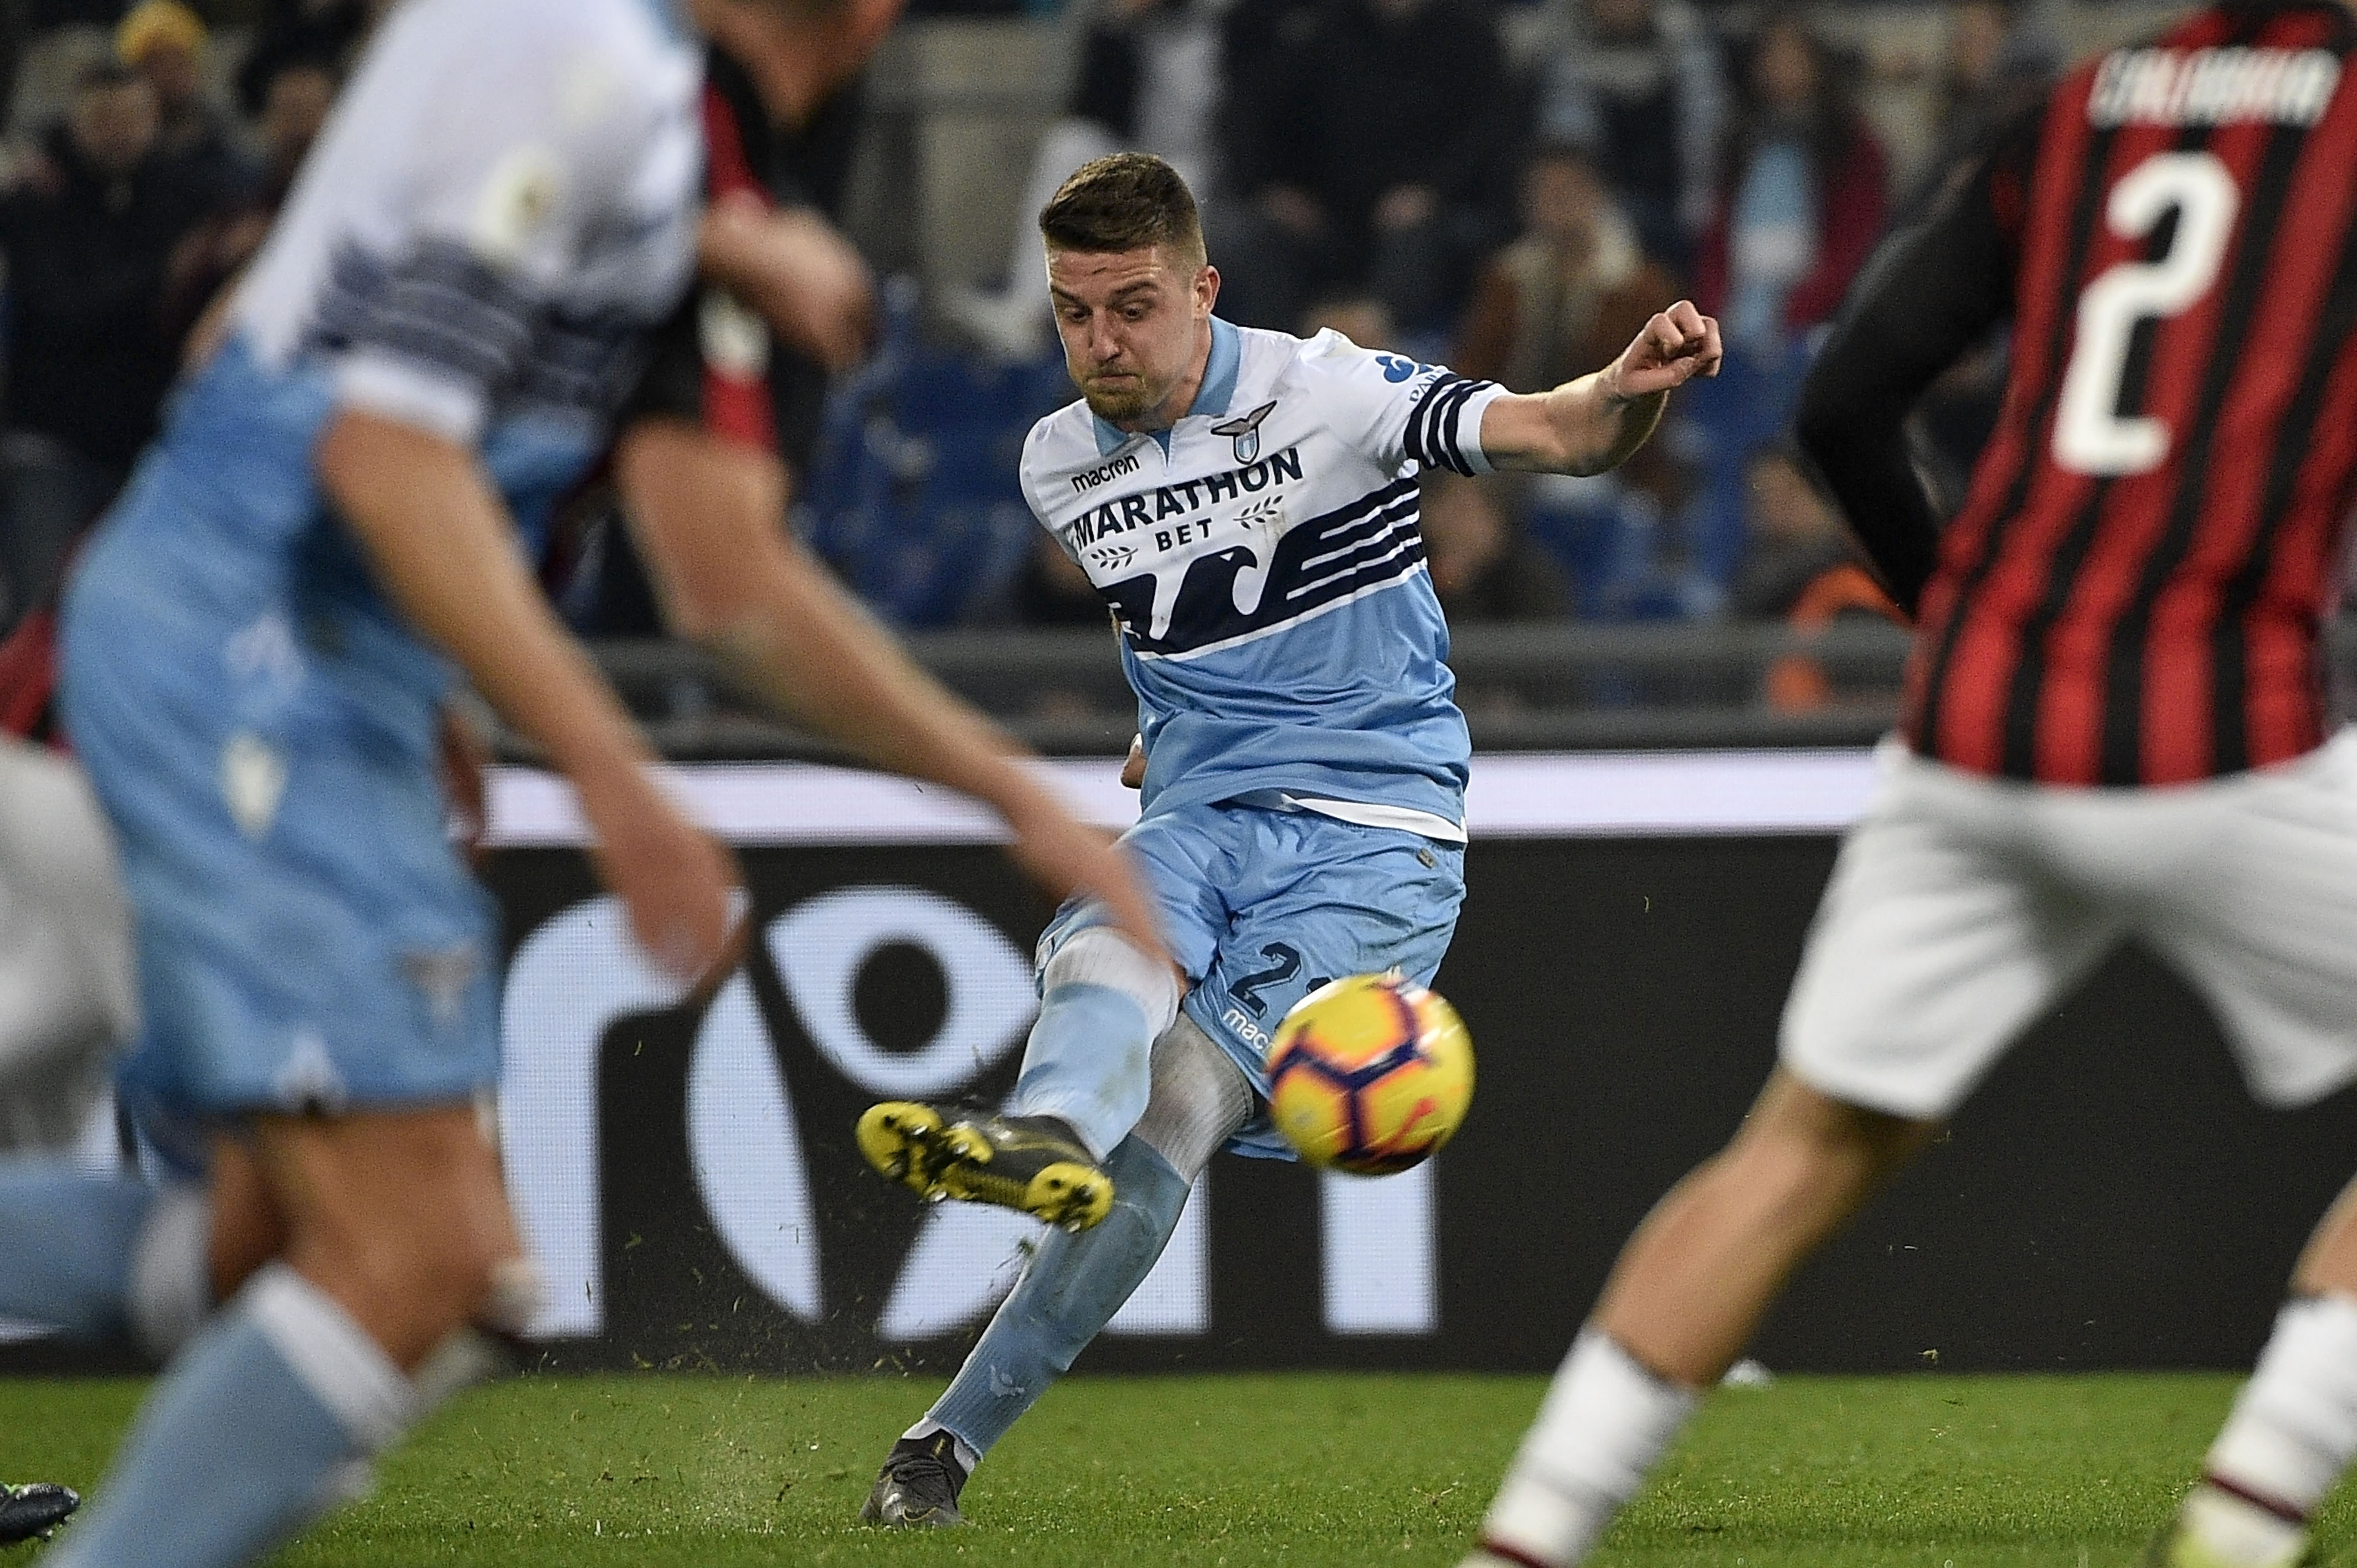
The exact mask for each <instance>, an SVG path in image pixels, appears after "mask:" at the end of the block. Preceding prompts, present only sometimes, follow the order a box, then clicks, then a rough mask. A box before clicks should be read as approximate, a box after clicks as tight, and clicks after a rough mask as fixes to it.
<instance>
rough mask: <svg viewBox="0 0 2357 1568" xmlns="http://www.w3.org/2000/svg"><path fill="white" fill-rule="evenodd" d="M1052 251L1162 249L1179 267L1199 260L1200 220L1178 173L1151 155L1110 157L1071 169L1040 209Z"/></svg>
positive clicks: (1191, 194) (1201, 258) (1041, 233)
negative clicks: (1149, 247) (1166, 249)
mask: <svg viewBox="0 0 2357 1568" xmlns="http://www.w3.org/2000/svg"><path fill="white" fill-rule="evenodd" d="M1039 237H1040V238H1041V239H1043V240H1045V241H1046V242H1048V248H1049V250H1051V251H1081V252H1099V253H1102V252H1113V251H1142V250H1144V249H1146V247H1147V246H1149V245H1161V246H1165V247H1167V248H1168V250H1169V251H1170V252H1171V254H1172V255H1173V256H1174V257H1176V258H1177V260H1178V261H1179V263H1181V264H1183V265H1190V266H1197V267H1200V266H1201V265H1202V264H1203V262H1204V252H1203V217H1202V214H1201V213H1200V212H1199V211H1198V210H1197V209H1196V207H1195V193H1194V192H1192V191H1190V190H1189V189H1188V188H1187V182H1186V181H1185V180H1183V179H1181V178H1180V177H1179V171H1178V170H1177V169H1175V168H1172V167H1171V166H1169V165H1168V163H1165V162H1164V161H1163V160H1162V159H1160V158H1157V157H1156V156H1154V155H1153V154H1151V153H1114V155H1112V156H1110V157H1102V158H1098V159H1096V160H1094V161H1093V162H1091V163H1085V164H1082V166H1080V167H1079V168H1077V169H1075V170H1073V171H1072V177H1071V178H1070V179H1068V180H1066V181H1065V182H1064V183H1063V186H1062V188H1060V189H1059V190H1058V191H1057V192H1056V194H1055V195H1054V196H1053V197H1051V198H1049V201H1048V205H1047V206H1045V207H1043V208H1041V209H1039Z"/></svg>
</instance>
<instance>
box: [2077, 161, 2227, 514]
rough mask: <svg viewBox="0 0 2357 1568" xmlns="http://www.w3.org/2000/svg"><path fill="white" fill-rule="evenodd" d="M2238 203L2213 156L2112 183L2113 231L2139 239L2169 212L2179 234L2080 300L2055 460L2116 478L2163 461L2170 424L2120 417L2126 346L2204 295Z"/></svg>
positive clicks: (2141, 170)
mask: <svg viewBox="0 0 2357 1568" xmlns="http://www.w3.org/2000/svg"><path fill="white" fill-rule="evenodd" d="M2241 206H2242V196H2241V193H2240V192H2239V191H2237V190H2236V189H2235V188H2234V177H2233V175H2231V174H2229V173H2227V172H2226V166H2225V165H2224V164H2222V163H2221V162H2219V161H2218V158H2217V156H2215V155H2214V154H2211V153H2156V154H2154V155H2153V156H2151V157H2148V158H2147V159H2145V161H2144V162H2142V163H2140V164H2138V165H2136V167H2135V168H2133V169H2131V170H2130V171H2128V173H2127V175H2126V177H2124V178H2122V179H2121V181H2120V182H2119V184H2117V185H2115V186H2114V187H2112V195H2111V199H2110V201H2109V202H2108V203H2107V204H2106V205H2105V207H2104V221H2105V223H2106V224H2108V225H2109V227H2110V229H2111V231H2112V232H2113V233H2114V234H2115V235H2117V236H2118V237H2119V238H2121V239H2123V240H2141V239H2143V238H2144V237H2145V236H2146V235H2147V234H2150V233H2151V232H2152V231H2153V230H2154V229H2156V228H2158V226H2159V224H2160V220H2162V219H2163V218H2165V217H2167V216H2168V215H2169V213H2170V212H2172V211H2173V212H2175V213H2176V214H2177V232H2176V234H2175V236H2174V237H2173V238H2172V239H2171V240H2170V242H2169V253H2168V254H2167V255H2165V256H2163V257H2161V258H2160V259H2159V260H2158V261H2157V262H2122V263H2119V264H2118V265H2116V266H2113V267H2108V268H2106V269H2104V274H2103V275H2102V276H2101V277H2099V278H2097V279H2096V280H2095V281H2094V282H2093V283H2091V284H2089V285H2087V287H2086V292H2084V293H2083V294H2082V295H2079V332H2078V346H2077V347H2076V348H2075V349H2073V350H2072V355H2071V368H2070V369H2069V371H2066V372H2065V373H2064V375H2063V377H2062V396H2061V402H2060V403H2059V404H2058V405H2057V407H2056V409H2055V414H2054V461H2055V462H2056V463H2058V464H2060V465H2061V467H2065V468H2068V469H2070V470H2071V471H2072V472H2073V473H2079V474H2092V475H2095V476H2098V477H2102V478H2114V477H2116V476H2119V475H2124V474H2148V473H2150V472H2151V471H2152V470H2153V469H2155V468H2158V467H2160V466H2161V464H2162V463H2164V462H2166V461H2167V460H2168V457H2169V440H2170V436H2169V426H2168V424H2166V423H2164V422H2163V421H2161V420H2158V419H2154V418H2151V417H2149V416H2144V415H2133V416H2131V415H2123V414H2122V413H2120V397H2121V393H2122V391H2123V388H2122V385H2121V383H2122V382H2123V381H2125V380H2126V376H2127V368H2128V345H2129V343H2130V341H2131V340H2132V338H2134V336H2135V333H2136V324H2137V323H2138V322H2140V321H2145V320H2149V319H2166V318H2168V317H2172V316H2177V315H2179V314H2181V313H2182V312H2184V311H2186V310H2189V309H2190V308H2192V306H2193V305H2194V302H2195V301H2197V300H2199V299H2200V298H2201V296H2202V295H2205V294H2207V293H2209V292H2210V287H2211V285H2212V284H2214V283H2216V282H2217V281H2218V268H2219V265H2220V263H2222V262H2223V261H2224V260H2225V258H2226V243H2227V242H2228V241H2229V240H2231V239H2233V233H2234V218H2235V214H2236V212H2237V211H2238V210H2239V209H2240V208H2241Z"/></svg>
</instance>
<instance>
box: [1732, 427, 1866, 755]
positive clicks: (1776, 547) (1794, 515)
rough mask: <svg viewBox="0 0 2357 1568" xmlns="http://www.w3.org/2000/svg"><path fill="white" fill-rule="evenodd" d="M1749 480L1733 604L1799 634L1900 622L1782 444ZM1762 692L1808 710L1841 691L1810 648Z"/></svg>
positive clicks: (1772, 676) (1782, 666)
mask: <svg viewBox="0 0 2357 1568" xmlns="http://www.w3.org/2000/svg"><path fill="white" fill-rule="evenodd" d="M1747 475H1748V478H1749V482H1750V499H1751V506H1750V519H1749V521H1750V533H1751V553H1750V555H1749V558H1748V559H1747V560H1746V561H1745V562H1744V564H1743V574H1742V575H1741V576H1740V577H1739V578H1738V580H1737V583H1736V587H1735V593H1734V595H1733V596H1732V597H1731V599H1730V600H1729V605H1728V607H1729V608H1730V609H1731V610H1732V611H1733V612H1734V614H1735V615H1736V616H1738V618H1742V619H1745V620H1781V621H1783V622H1784V623H1786V624H1787V625H1789V626H1791V627H1792V628H1793V629H1794V630H1795V631H1800V632H1804V633H1808V632H1819V631H1823V630H1824V628H1827V627H1829V626H1831V625H1833V624H1834V623H1835V621H1838V620H1841V619H1844V618H1853V617H1855V618H1874V619H1881V620H1889V621H1898V620H1900V614H1899V610H1898V607H1896V606H1894V605H1893V604H1891V602H1890V598H1889V596H1888V595H1887V594H1885V593H1884V592H1883V591H1882V588H1881V585H1879V584H1878V583H1876V582H1875V580H1874V578H1873V576H1872V575H1871V574H1869V573H1868V572H1867V569H1866V566H1865V564H1864V563H1863V561H1862V559H1861V557H1860V555H1859V553H1858V550H1857V542H1856V541H1854V540H1853V539H1851V537H1850V534H1849V530H1848V529H1847V528H1846V527H1844V526H1843V524H1842V521H1841V518H1840V516H1839V515H1838V514H1837V513H1836V512H1835V510H1834V509H1833V507H1832V506H1831V505H1830V504H1829V503H1828V502H1827V501H1826V500H1825V499H1824V497H1823V496H1821V495H1819V494H1818V493H1817V491H1816V489H1815V487H1814V486H1813V485H1811V484H1810V483H1809V481H1808V479H1807V478H1805V477H1804V476H1803V474H1802V472H1801V468H1800V465H1799V464H1797V463H1796V462H1794V461H1793V459H1792V455H1791V454H1790V453H1789V452H1787V451H1785V450H1784V449H1782V448H1781V447H1775V446H1770V447H1766V448H1763V449H1761V450H1760V451H1759V452H1757V453H1755V454H1753V456H1752V457H1751V460H1750V462H1749V465H1748V466H1747ZM1761 695H1762V696H1763V697H1764V698H1765V700H1766V701H1767V703H1768V705H1769V706H1770V707H1772V708H1775V709H1778V710H1779V711H1781V712H1784V713H1805V712H1809V711H1811V710H1813V709H1817V708H1823V707H1825V706H1828V705H1829V704H1831V703H1833V702H1834V701H1835V699H1836V698H1837V697H1838V696H1839V695H1841V692H1840V682H1839V681H1838V680H1837V678H1836V674H1835V671H1829V670H1828V669H1827V668H1826V666H1825V665H1824V662H1823V660H1820V659H1819V657H1818V656H1817V655H1816V654H1815V653H1813V652H1811V651H1809V650H1805V649H1803V650H1796V651H1794V652H1792V653H1790V654H1787V655H1785V656H1784V657H1783V658H1781V659H1780V660H1776V661H1775V662H1774V663H1772V664H1770V666H1769V667H1768V670H1767V672H1766V676H1765V679H1764V681H1763V683H1762V691H1761Z"/></svg>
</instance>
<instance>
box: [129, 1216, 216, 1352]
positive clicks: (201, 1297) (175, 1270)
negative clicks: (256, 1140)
mask: <svg viewBox="0 0 2357 1568" xmlns="http://www.w3.org/2000/svg"><path fill="white" fill-rule="evenodd" d="M211 1251H212V1204H211V1203H210V1201H209V1200H208V1199H207V1198H206V1197H205V1193H204V1189H203V1188H202V1187H190V1186H187V1185H184V1184H181V1183H177V1182H176V1183H173V1184H171V1185H169V1186H167V1187H164V1188H163V1189H162V1190H160V1191H159V1192H157V1193H156V1201H155V1204H154V1206H153V1207H151V1208H149V1209H148V1211H147V1222H146V1224H145V1225H144V1226H142V1227H141V1228H140V1231H139V1240H138V1241H137V1242H136V1243H135V1250H134V1251H133V1252H132V1254H131V1292H130V1300H129V1302H128V1303H127V1305H128V1306H129V1308H130V1315H131V1327H132V1332H133V1333H134V1334H135V1335H136V1336H137V1337H138V1340H139V1346H140V1348H142V1349H144V1350H145V1351H146V1352H147V1354H148V1355H149V1356H151V1357H153V1358H154V1359H156V1361H157V1362H159V1363H161V1362H165V1361H168V1360H170V1359H172V1358H173V1357H174V1356H176V1355H178V1353H179V1350H180V1347H181V1346H183V1345H186V1344H187V1343H188V1341H189V1340H191V1339H193V1338H195V1337H196V1334H197V1330H198V1329H199V1328H201V1327H203V1326H204V1324H205V1319H206V1318H207V1317H209V1316H211V1315H212V1310H213V1306H214V1305H215V1304H214V1302H213V1276H212V1259H211Z"/></svg>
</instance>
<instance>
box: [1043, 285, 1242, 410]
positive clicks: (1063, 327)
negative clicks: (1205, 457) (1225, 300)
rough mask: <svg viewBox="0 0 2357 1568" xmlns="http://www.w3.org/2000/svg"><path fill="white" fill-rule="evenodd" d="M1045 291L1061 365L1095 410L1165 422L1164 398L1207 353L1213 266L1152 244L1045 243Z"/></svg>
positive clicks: (1216, 291)
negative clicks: (1072, 247) (1057, 246)
mask: <svg viewBox="0 0 2357 1568" xmlns="http://www.w3.org/2000/svg"><path fill="white" fill-rule="evenodd" d="M1048 292H1049V295H1050V296H1051V297H1052V298H1053V299H1054V301H1055V306H1056V332H1057V335H1058V336H1060V338H1063V340H1064V364H1065V367H1066V368H1067V369H1068V370H1070V371H1071V375H1072V384H1073V385H1075V386H1077V387H1079V388H1080V389H1081V396H1082V397H1083V398H1085V399H1087V400H1088V405H1089V407H1090V409H1091V410H1092V411H1093V412H1094V413H1095V414H1096V415H1097V417H1098V418H1100V419H1103V420H1104V421H1106V422H1107V423H1109V424H1131V423H1135V422H1137V421H1141V420H1151V421H1153V423H1155V424H1170V423H1171V422H1172V420H1173V419H1174V418H1175V413H1173V412H1172V411H1171V410H1170V409H1169V408H1168V406H1167V405H1168V403H1170V402H1171V401H1172V398H1173V395H1174V394H1175V393H1176V392H1178V391H1179V384H1180V383H1181V382H1182V381H1185V380H1186V379H1187V378H1188V376H1189V374H1190V373H1192V372H1193V371H1195V370H1196V368H1197V364H1198V361H1199V360H1200V358H1201V357H1202V355H1203V353H1204V351H1205V346H1206V345H1205V334H1206V333H1207V331H1208V330H1209V327H1208V324H1209V322H1210V321H1211V305H1212V302H1213V301H1214V300H1216V299H1217V298H1218V297H1219V293H1220V274H1219V272H1218V271H1217V270H1216V269H1215V268H1212V267H1211V266H1208V265H1207V266H1201V267H1191V268H1190V267H1187V266H1185V265H1184V263H1180V262H1179V261H1178V260H1177V259H1176V258H1174V257H1173V256H1172V255H1171V254H1170V252H1169V251H1168V248H1166V247H1164V246H1159V245H1153V246H1147V247H1146V248H1145V249H1142V250H1135V251H1113V252H1097V251H1050V252H1048ZM1177 412H1178V413H1184V412H1185V411H1184V410H1179V411H1177Z"/></svg>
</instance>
